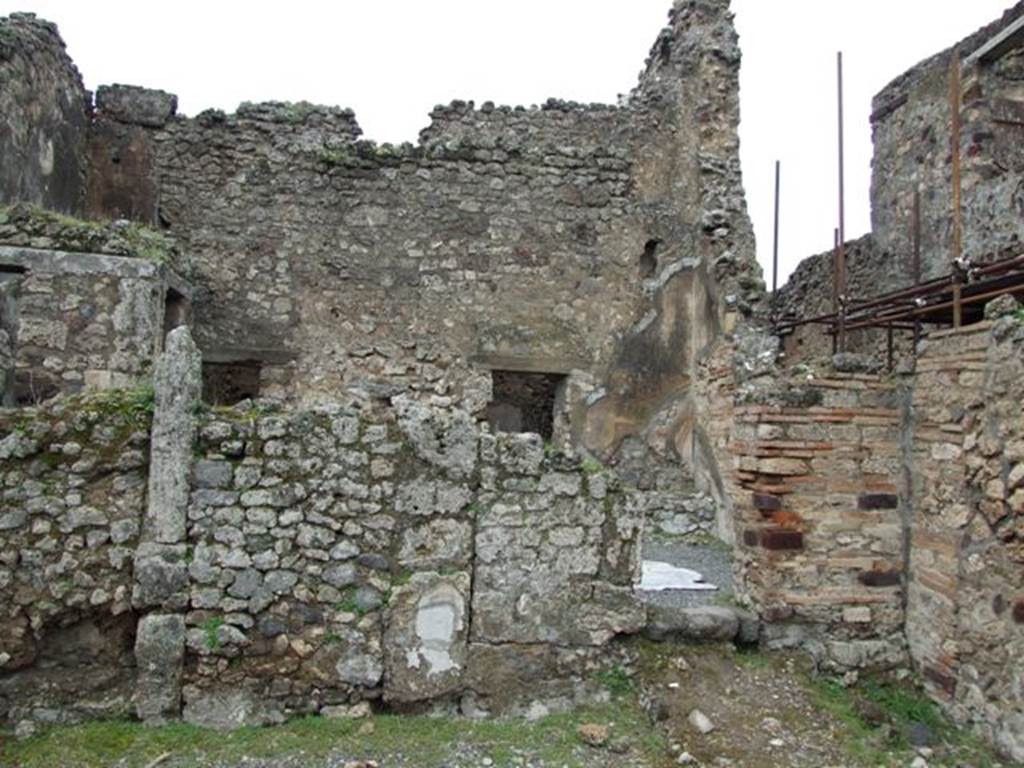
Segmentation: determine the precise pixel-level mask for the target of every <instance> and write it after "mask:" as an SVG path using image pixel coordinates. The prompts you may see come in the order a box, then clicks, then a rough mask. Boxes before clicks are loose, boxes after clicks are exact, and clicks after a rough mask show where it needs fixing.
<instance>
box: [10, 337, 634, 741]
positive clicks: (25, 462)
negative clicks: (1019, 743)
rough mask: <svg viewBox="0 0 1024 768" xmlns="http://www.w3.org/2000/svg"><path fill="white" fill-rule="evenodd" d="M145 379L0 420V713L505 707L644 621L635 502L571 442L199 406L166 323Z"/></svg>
mask: <svg viewBox="0 0 1024 768" xmlns="http://www.w3.org/2000/svg"><path fill="white" fill-rule="evenodd" d="M155 385H156V396H155V399H154V398H153V396H152V394H149V393H146V392H144V391H141V392H139V391H112V392H109V393H97V394H95V395H90V396H87V397H83V398H63V399H60V400H56V401H54V402H53V403H51V404H48V405H47V406H46V407H44V408H42V409H38V410H37V409H25V410H19V411H8V412H7V415H6V416H5V417H4V418H5V421H4V433H5V436H4V437H3V440H2V442H0V452H2V453H0V468H2V473H3V474H2V483H3V488H4V491H3V493H4V506H3V510H4V514H2V515H0V526H2V527H3V529H4V531H5V533H7V532H9V535H8V536H7V537H6V538H5V544H6V545H7V546H5V547H4V548H3V549H0V553H2V556H3V560H2V562H3V566H4V569H3V570H0V606H3V611H4V613H3V618H2V620H0V632H2V633H3V634H2V635H0V637H2V638H3V648H4V649H5V650H4V652H5V654H6V656H5V657H3V661H2V667H0V704H2V709H0V715H3V716H4V717H6V718H10V719H14V720H21V719H28V720H38V719H44V720H45V719H47V718H50V719H56V718H75V717H79V716H81V715H83V713H85V712H87V711H91V710H92V709H95V710H96V711H100V712H105V713H113V714H124V713H125V709H126V708H127V707H128V706H129V705H131V704H134V706H135V710H136V712H137V713H138V715H139V716H140V717H142V718H143V719H146V720H147V721H153V722H159V721H163V720H166V719H169V718H174V717H177V716H178V715H179V714H181V713H182V712H183V713H184V716H185V717H186V718H187V719H189V720H193V721H196V722H202V723H205V724H210V725H215V726H223V727H227V726H230V725H233V724H241V723H245V722H247V723H261V722H273V721H277V720H279V719H281V718H282V717H285V716H287V715H289V714H292V713H295V712H311V711H319V710H320V709H321V708H322V707H325V706H326V707H341V708H344V707H350V706H356V705H362V706H367V704H361V703H362V702H376V701H378V700H383V702H384V703H385V704H386V705H387V706H390V707H397V708H407V707H420V706H427V705H433V704H435V703H437V702H439V701H444V702H448V703H449V704H452V705H454V706H458V707H461V709H462V711H464V712H467V713H469V714H480V713H482V712H495V713H496V712H507V711H518V710H522V711H525V709H526V708H528V707H529V706H530V705H531V704H533V703H534V702H537V701H544V702H547V703H548V705H550V704H551V703H552V702H554V703H555V704H557V703H559V702H560V703H562V704H565V703H569V702H572V701H575V700H577V699H579V698H581V697H585V696H587V695H589V694H591V693H594V691H592V690H590V689H589V688H588V683H586V678H587V677H588V670H589V671H592V669H593V665H594V664H596V663H598V661H599V659H600V658H601V657H602V654H603V653H604V651H603V650H602V649H603V648H604V646H606V644H607V643H608V642H609V641H610V640H611V639H612V638H614V637H615V636H616V635H618V634H622V633H630V632H635V631H637V630H639V629H640V628H641V627H642V625H643V623H644V620H645V615H644V609H643V605H642V604H641V603H640V602H639V601H637V600H636V599H635V597H634V595H633V584H634V582H635V580H636V579H637V576H638V568H639V547H640V536H641V531H642V528H643V524H644V515H645V506H646V503H647V498H648V497H647V495H645V494H643V493H638V492H635V491H630V490H627V489H625V488H623V487H622V486H621V485H620V483H619V482H618V480H617V479H616V477H615V476H614V475H613V474H612V473H610V472H608V471H606V470H604V469H603V468H602V467H600V466H599V465H597V464H596V463H594V462H593V461H592V460H591V461H588V462H581V461H580V459H578V458H572V457H568V456H565V455H562V454H557V453H555V454H553V453H551V451H550V450H546V448H545V445H544V444H543V442H542V441H541V440H540V438H539V437H538V436H537V435H529V434H522V435H515V434H508V435H506V434H500V435H492V434H490V433H489V431H488V430H487V429H486V427H481V426H480V425H479V423H478V422H476V421H475V420H474V419H473V418H472V417H471V415H470V414H469V413H467V412H466V411H465V410H462V409H460V408H458V407H455V406H453V405H452V404H451V402H450V401H448V400H447V399H445V398H437V399H435V400H434V401H433V402H430V403H424V402H420V401H417V400H414V399H412V398H409V397H407V396H399V397H396V398H394V399H393V401H392V403H391V404H390V405H388V406H385V405H382V404H380V403H374V402H373V401H364V402H353V403H350V404H348V405H341V404H333V405H327V406H321V407H318V408H315V409H311V410H283V409H280V408H273V407H270V406H269V405H268V404H266V403H263V404H262V405H251V404H243V405H241V406H239V407H237V408H217V409H212V410H211V409H204V410H203V412H202V413H198V414H197V411H198V408H197V406H198V396H199V357H198V354H197V352H196V351H195V348H194V346H192V344H191V341H190V338H189V336H188V333H187V331H185V330H184V329H179V330H175V331H173V332H172V333H171V334H170V336H169V337H168V350H167V352H166V353H165V354H164V355H163V356H162V357H161V358H160V362H159V363H158V366H157V370H156V374H155ZM154 410H155V413H154ZM151 413H153V415H152V417H151ZM151 421H152V426H150V425H151ZM193 435H194V436H195V437H193ZM147 447H149V448H150V452H149V454H148V455H147V453H146V449H147ZM147 480H148V482H147ZM147 488H148V490H147ZM62 653H63V654H65V655H66V658H63V659H62V658H61V657H60V654H62ZM69 665H70V666H69ZM58 678H59V679H60V680H61V686H62V687H61V689H60V691H59V692H58V691H55V690H54V688H53V685H54V684H55V682H54V681H56V680H57V679H58ZM374 706H376V704H374Z"/></svg>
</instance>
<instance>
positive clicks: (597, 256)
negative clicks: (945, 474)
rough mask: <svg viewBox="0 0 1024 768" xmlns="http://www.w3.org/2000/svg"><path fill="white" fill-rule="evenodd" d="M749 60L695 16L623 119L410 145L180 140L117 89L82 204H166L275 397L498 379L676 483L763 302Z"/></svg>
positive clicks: (226, 340)
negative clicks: (743, 110)
mask: <svg viewBox="0 0 1024 768" xmlns="http://www.w3.org/2000/svg"><path fill="white" fill-rule="evenodd" d="M738 63H739V52H738V48H737V46H736V39H735V32H734V30H733V28H732V25H731V22H730V19H729V16H728V8H727V3H726V2H724V0H716V1H715V2H699V3H698V2H693V3H690V2H686V3H680V4H678V7H677V8H676V9H675V10H674V11H673V13H672V16H671V19H670V27H669V28H667V29H666V31H665V32H664V33H663V34H662V36H661V37H660V38H659V40H658V41H657V43H656V45H655V47H654V49H653V51H652V56H651V59H650V60H649V62H648V66H647V70H646V72H645V73H644V74H643V75H642V77H641V82H640V85H639V87H638V88H637V90H636V92H635V93H634V94H633V95H632V97H631V100H630V103H629V104H628V105H627V106H624V107H613V106H606V105H580V104H573V103H566V102H559V101H556V100H551V101H549V102H548V103H547V104H545V105H544V106H543V107H541V108H530V109H523V108H519V107H517V108H509V107H495V106H493V105H491V104H484V105H482V106H480V107H479V108H477V107H474V105H472V104H466V103H463V102H454V103H452V104H451V105H449V106H447V107H438V108H436V109H435V110H434V112H432V114H431V122H430V125H429V126H428V127H427V128H426V129H425V130H424V131H423V132H422V134H421V137H420V141H419V143H418V144H417V145H416V146H412V145H403V146H400V147H393V146H389V145H383V146H380V147H378V146H376V145H373V144H372V143H370V142H360V141H357V138H358V136H359V134H360V129H359V127H358V125H357V124H356V121H355V118H354V116H353V115H352V113H351V112H350V111H347V110H340V109H335V108H326V107H315V106H312V105H307V104H260V105H243V106H242V107H240V108H239V110H238V111H237V112H236V113H235V114H233V115H225V114H223V113H219V112H207V113H203V114H201V115H199V116H197V117H196V118H194V119H186V118H182V117H178V116H174V115H173V111H174V110H173V105H171V104H170V103H169V102H168V100H167V99H166V98H163V99H162V100H161V98H157V97H156V96H154V95H153V94H152V92H146V91H141V90H139V89H136V90H134V91H131V92H127V91H126V90H125V89H124V88H123V87H122V88H121V89H120V90H118V92H117V94H116V95H117V99H114V101H115V102H116V104H117V105H118V107H117V108H106V109H103V108H102V106H103V105H102V104H101V105H100V107H101V109H100V110H99V114H98V117H97V121H96V123H95V126H96V128H95V131H94V142H93V146H92V150H91V153H90V157H91V168H92V172H91V177H90V196H89V199H90V201H91V205H92V210H93V212H94V213H106V214H108V215H109V214H110V213H113V212H115V209H116V211H117V212H119V215H132V212H131V211H129V210H128V209H129V208H130V205H128V203H126V202H125V201H143V202H145V201H150V200H152V201H158V210H155V211H153V212H152V215H151V214H150V213H149V212H148V210H149V208H150V203H149V202H145V205H143V206H142V207H143V208H145V209H146V210H144V211H136V214H137V215H139V216H140V217H141V218H143V219H144V220H148V219H150V218H151V219H152V220H154V221H156V222H158V223H159V224H160V225H161V226H164V227H168V228H169V230H170V231H171V232H172V233H174V234H175V235H176V236H177V237H179V238H180V239H181V242H182V244H183V248H184V249H185V250H187V251H188V252H190V253H192V254H195V255H196V257H197V259H196V262H197V278H196V279H197V283H198V286H199V293H198V294H197V301H196V318H195V320H196V322H195V329H196V335H197V340H198V341H199V344H200V346H201V347H202V348H203V350H204V356H205V358H206V359H207V360H208V361H211V362H223V363H231V362H240V361H256V362H257V363H259V364H261V366H262V369H261V372H260V389H261V392H262V393H263V394H270V395H279V396H285V397H289V398H292V399H294V400H297V401H300V402H305V403H311V402H324V401H330V400H333V399H336V398H337V397H338V396H339V393H342V392H344V391H345V390H361V391H362V392H364V393H369V394H371V395H376V396H383V397H387V396H391V395H394V394H397V393H400V392H413V393H420V394H422V395H423V396H429V395H431V394H443V395H446V396H452V397H455V398H457V399H460V400H461V401H462V402H463V403H464V404H465V405H466V406H467V407H468V408H470V410H473V411H477V410H481V409H483V407H484V406H485V405H486V403H487V401H488V400H489V398H490V382H489V378H490V377H489V370H501V371H524V372H532V373H547V374H559V375H568V376H569V379H570V381H569V382H568V384H567V386H566V389H565V392H566V398H567V402H566V403H565V404H564V405H565V412H566V414H568V416H569V418H568V419H567V420H566V424H565V430H567V431H568V432H570V433H571V434H565V433H564V432H563V434H561V435H559V434H556V435H555V436H554V441H555V442H559V440H566V441H568V443H578V442H579V441H580V440H582V441H583V442H584V443H585V444H586V445H587V447H588V448H589V449H591V450H592V451H593V452H595V453H597V454H599V455H601V456H603V457H605V458H609V457H611V456H612V455H613V454H614V453H616V452H618V451H619V450H620V447H621V446H622V444H623V443H624V442H625V441H629V440H632V441H634V442H636V443H638V444H639V445H640V446H641V447H643V448H644V449H645V450H646V448H648V447H650V446H654V450H655V451H656V452H657V453H659V455H664V456H665V457H666V460H667V461H675V460H676V459H677V455H676V448H675V446H674V445H673V443H674V442H675V439H676V437H677V436H678V434H681V433H682V432H683V431H688V427H689V423H688V422H686V421H685V420H684V417H683V416H682V413H683V411H686V410H687V409H685V408H684V407H683V406H682V405H681V403H682V402H683V401H685V400H686V398H687V391H688V387H689V384H690V382H691V380H692V375H693V369H694V366H695V363H696V360H697V359H698V358H699V357H700V356H701V355H702V354H703V353H704V350H705V348H706V347H707V346H708V344H709V343H710V342H711V341H712V340H713V339H714V338H715V337H716V336H717V335H718V334H719V333H720V328H721V327H722V321H723V318H724V317H725V315H727V314H729V313H730V312H731V313H737V312H744V311H748V310H749V308H750V306H751V304H752V303H755V302H756V301H757V299H758V298H759V296H760V291H761V289H762V285H761V282H760V277H759V271H758V269H757V267H756V263H755V261H754V258H753V238H752V233H751V228H750V224H749V221H748V219H747V216H746V211H745V207H744V202H743V196H742V187H741V184H740V175H739V163H738V154H737V140H736V130H735V129H736V123H737V121H738V100H737V84H736V77H737V71H738ZM163 96H164V97H166V96H167V95H166V94H164V95H163ZM108 100H110V99H108ZM126 102H128V106H125V103H126ZM140 103H142V104H143V105H144V106H145V109H143V108H142V107H140V106H139V104H140ZM154 104H156V105H158V106H160V107H161V108H160V109H159V110H157V109H155V107H154V108H152V109H151V108H150V107H153V105H154ZM157 112H158V113H159V114H156V113H157ZM151 113H153V114H151ZM140 114H143V115H144V116H146V119H140V118H139V115H140ZM114 134H117V136H120V137H122V138H121V139H117V140H115V139H110V140H108V139H107V136H108V135H109V136H113V135H114ZM118 142H120V143H118ZM112 146H113V147H115V150H111V147H112ZM115 158H116V159H117V162H115ZM105 200H106V201H114V202H110V203H109V204H108V203H105V202H104V201H105ZM689 410H690V411H691V412H692V409H689ZM691 416H692V413H691ZM556 426H557V425H556ZM556 432H557V430H556ZM637 452H638V451H634V453H637Z"/></svg>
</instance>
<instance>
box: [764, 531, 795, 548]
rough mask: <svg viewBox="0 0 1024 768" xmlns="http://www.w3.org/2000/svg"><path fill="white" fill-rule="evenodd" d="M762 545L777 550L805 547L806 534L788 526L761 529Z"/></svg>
mask: <svg viewBox="0 0 1024 768" xmlns="http://www.w3.org/2000/svg"><path fill="white" fill-rule="evenodd" d="M761 546H762V547H764V548H765V549H771V550H776V551H783V550H795V549H803V548H804V535H803V533H802V532H800V531H793V530H789V529H786V528H769V529H768V530H765V531H761Z"/></svg>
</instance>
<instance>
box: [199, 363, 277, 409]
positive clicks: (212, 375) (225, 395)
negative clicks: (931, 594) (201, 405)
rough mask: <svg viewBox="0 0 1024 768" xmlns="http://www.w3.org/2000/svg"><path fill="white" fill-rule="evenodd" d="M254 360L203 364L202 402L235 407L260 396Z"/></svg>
mask: <svg viewBox="0 0 1024 768" xmlns="http://www.w3.org/2000/svg"><path fill="white" fill-rule="evenodd" d="M261 368H262V366H261V365H260V363H259V362H257V361H255V360H242V361H238V362H231V363H208V362H204V363H203V402H205V403H207V404H208V405H235V404H236V403H240V402H241V401H242V400H248V399H253V398H256V397H259V396H260V370H261Z"/></svg>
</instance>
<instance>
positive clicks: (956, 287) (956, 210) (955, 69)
mask: <svg viewBox="0 0 1024 768" xmlns="http://www.w3.org/2000/svg"><path fill="white" fill-rule="evenodd" d="M960 88H961V85H960V51H959V50H957V49H955V48H954V49H953V57H952V60H951V61H950V64H949V108H950V113H951V115H950V116H951V117H952V137H951V149H952V157H953V242H952V255H953V327H954V328H959V327H960V324H961V322H962V320H963V316H962V307H961V301H960V300H961V296H962V287H961V282H962V281H961V275H960V272H961V270H960V257H961V255H962V250H963V241H962V233H961V229H960V227H961V224H960Z"/></svg>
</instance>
